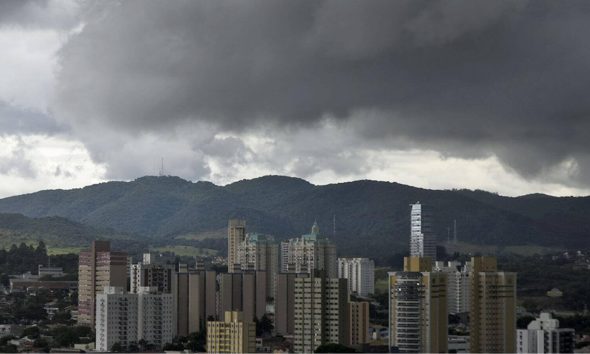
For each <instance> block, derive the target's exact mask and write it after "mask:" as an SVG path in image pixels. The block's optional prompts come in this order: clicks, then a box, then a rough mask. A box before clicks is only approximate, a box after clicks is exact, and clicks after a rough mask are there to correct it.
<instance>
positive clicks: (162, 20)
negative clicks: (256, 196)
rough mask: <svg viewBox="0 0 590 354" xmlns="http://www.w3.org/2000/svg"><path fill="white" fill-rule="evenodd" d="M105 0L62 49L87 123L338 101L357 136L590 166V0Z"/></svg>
mask: <svg viewBox="0 0 590 354" xmlns="http://www.w3.org/2000/svg"><path fill="white" fill-rule="evenodd" d="M100 4H101V6H94V7H92V6H90V7H88V9H89V10H87V11H85V15H86V16H87V17H86V18H85V21H86V25H85V27H84V29H83V30H82V31H81V33H80V34H79V35H77V36H75V37H74V38H72V39H71V40H70V41H69V42H68V44H67V45H66V46H65V48H64V49H63V50H62V52H61V62H60V64H61V66H62V70H61V72H60V73H59V87H58V97H57V101H56V104H55V112H56V113H57V116H58V117H60V119H62V120H63V122H65V123H67V124H71V125H72V126H73V127H74V128H75V129H77V130H78V131H85V130H88V129H90V128H89V127H91V126H93V125H97V124H98V125H101V126H104V127H110V129H113V130H115V131H117V132H120V131H126V132H128V134H130V135H134V134H138V132H141V133H150V132H155V133H158V134H159V133H162V132H164V133H166V132H168V131H170V130H171V129H173V127H176V126H178V125H183V124H189V123H190V122H206V123H207V124H212V125H214V126H216V127H217V129H218V131H224V132H243V131H255V130H256V129H259V127H260V126H261V125H267V126H272V127H276V129H297V128H298V127H301V126H305V127H309V126H313V124H316V123H317V122H319V121H321V120H322V119H323V117H326V116H331V117H334V118H336V119H339V120H342V121H349V122H351V123H352V124H353V125H354V124H356V125H357V126H358V127H359V129H358V130H357V131H356V132H354V134H356V135H357V136H355V137H351V140H350V141H351V144H352V143H356V142H358V141H361V142H362V143H363V144H367V145H370V144H374V145H376V146H379V145H385V146H392V145H394V146H397V147H402V148H403V147H404V146H405V147H407V148H409V147H421V148H428V149H434V150H437V151H440V152H441V153H442V154H444V155H446V156H460V157H468V158H471V157H480V156H489V155H497V156H498V157H499V158H500V159H501V161H502V162H503V163H504V164H506V166H508V167H509V168H511V169H513V170H515V171H517V172H518V173H520V174H521V175H523V176H525V177H527V178H541V179H542V178H553V177H551V176H549V175H548V172H547V171H551V170H552V169H553V168H554V167H555V166H559V165H560V164H562V163H564V161H570V160H573V161H575V165H576V166H577V167H576V168H573V169H571V171H570V172H569V173H568V175H567V176H565V177H563V176H562V177H560V178H563V180H560V182H562V183H567V184H570V185H587V181H588V178H589V177H590V162H589V158H588V155H589V154H590V146H589V145H588V144H587V137H588V136H589V135H590V127H589V126H588V124H589V123H588V122H589V118H588V113H589V111H590V103H589V102H590V101H589V100H588V99H587V98H586V97H585V95H586V92H588V87H589V84H590V69H589V68H588V65H587V63H588V61H589V60H590V46H589V45H588V39H587V36H586V34H587V33H588V32H589V31H590V21H589V18H590V4H589V3H588V2H584V1H570V2H567V3H559V4H557V3H555V2H548V1H534V2H523V1H487V0H485V1H473V0H465V1H453V2H432V1H353V0H351V1H344V2H343V1H331V0H328V1H274V0H273V1H270V0H268V1H264V0H262V1H247V2H246V1H218V0H215V1H199V2H192V1H174V2H170V1H151V2H143V1H124V2H114V3H104V2H100ZM371 112H373V113H371ZM366 141H368V142H366ZM228 143H231V142H229V141H228ZM232 144H233V145H231V144H228V145H227V146H226V148H233V149H234V150H235V151H238V153H240V154H244V153H248V152H247V151H245V150H244V149H243V147H241V146H240V144H237V143H236V142H233V143H232ZM207 149H210V151H213V150H216V149H217V148H216V147H214V146H211V147H209V148H206V147H204V148H203V150H202V151H207ZM211 149H212V150H211ZM240 149H242V150H240ZM98 150H100V149H98ZM217 150H218V149H217ZM286 150H288V149H286ZM224 153H227V152H224ZM286 153H287V151H286ZM301 153H307V154H308V155H305V156H301V159H300V161H302V162H301V167H298V170H300V171H301V173H308V172H309V171H314V170H316V169H317V168H321V164H320V165H319V167H318V166H317V165H314V163H309V162H306V161H309V158H310V156H312V157H313V156H314V154H317V153H318V150H315V151H313V152H312V151H307V152H301ZM230 155H231V154H230ZM341 161H346V160H341ZM347 163H348V162H347ZM200 166H202V165H200ZM358 166H363V164H358ZM334 168H335V169H338V168H339V167H337V166H335V167H334ZM201 171H202V172H206V169H205V170H201Z"/></svg>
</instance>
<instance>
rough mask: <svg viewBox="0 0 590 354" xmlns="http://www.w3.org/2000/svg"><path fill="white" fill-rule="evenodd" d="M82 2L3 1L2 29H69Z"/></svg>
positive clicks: (0, 6)
mask: <svg viewBox="0 0 590 354" xmlns="http://www.w3.org/2000/svg"><path fill="white" fill-rule="evenodd" d="M81 2H82V0H80V1H76V0H2V1H0V27H2V26H8V27H29V28H62V29H64V28H68V27H71V26H72V25H74V24H75V23H76V21H77V20H76V18H75V16H73V14H74V13H75V11H76V8H77V6H78V3H81Z"/></svg>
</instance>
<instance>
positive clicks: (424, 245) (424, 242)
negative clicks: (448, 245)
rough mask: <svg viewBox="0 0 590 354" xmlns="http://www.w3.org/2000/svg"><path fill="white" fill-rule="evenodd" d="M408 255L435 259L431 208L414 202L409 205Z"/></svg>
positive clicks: (434, 238) (434, 237)
mask: <svg viewBox="0 0 590 354" xmlns="http://www.w3.org/2000/svg"><path fill="white" fill-rule="evenodd" d="M410 206H411V207H412V210H411V212H410V256H412V257H430V259H431V260H432V262H434V261H436V236H435V234H434V230H433V225H432V208H431V207H429V206H427V205H424V204H420V202H416V203H415V204H411V205H410Z"/></svg>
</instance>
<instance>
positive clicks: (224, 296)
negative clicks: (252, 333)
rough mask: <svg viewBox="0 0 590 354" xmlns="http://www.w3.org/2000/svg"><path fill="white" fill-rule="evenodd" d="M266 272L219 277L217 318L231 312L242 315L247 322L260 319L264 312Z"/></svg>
mask: <svg viewBox="0 0 590 354" xmlns="http://www.w3.org/2000/svg"><path fill="white" fill-rule="evenodd" d="M266 298H267V293H266V272H262V271H260V272H243V273H234V274H229V273H225V274H222V275H221V278H220V281H219V307H218V310H219V318H222V317H223V314H224V313H226V312H231V311H239V312H241V313H242V316H243V317H244V320H245V321H247V322H250V321H254V318H258V319H261V318H262V316H264V313H265V312H266Z"/></svg>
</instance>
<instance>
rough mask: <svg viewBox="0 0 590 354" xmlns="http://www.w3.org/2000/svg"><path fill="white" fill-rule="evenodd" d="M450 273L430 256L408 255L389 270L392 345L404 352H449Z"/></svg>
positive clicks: (390, 337) (390, 334)
mask: <svg viewBox="0 0 590 354" xmlns="http://www.w3.org/2000/svg"><path fill="white" fill-rule="evenodd" d="M447 320H448V319H447V299H446V274H444V273H441V272H432V266H431V262H430V258H421V257H406V258H405V259H404V271H403V272H391V273H389V346H390V347H391V348H392V349H393V350H396V351H399V352H402V353H420V352H423V353H446V352H447Z"/></svg>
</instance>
